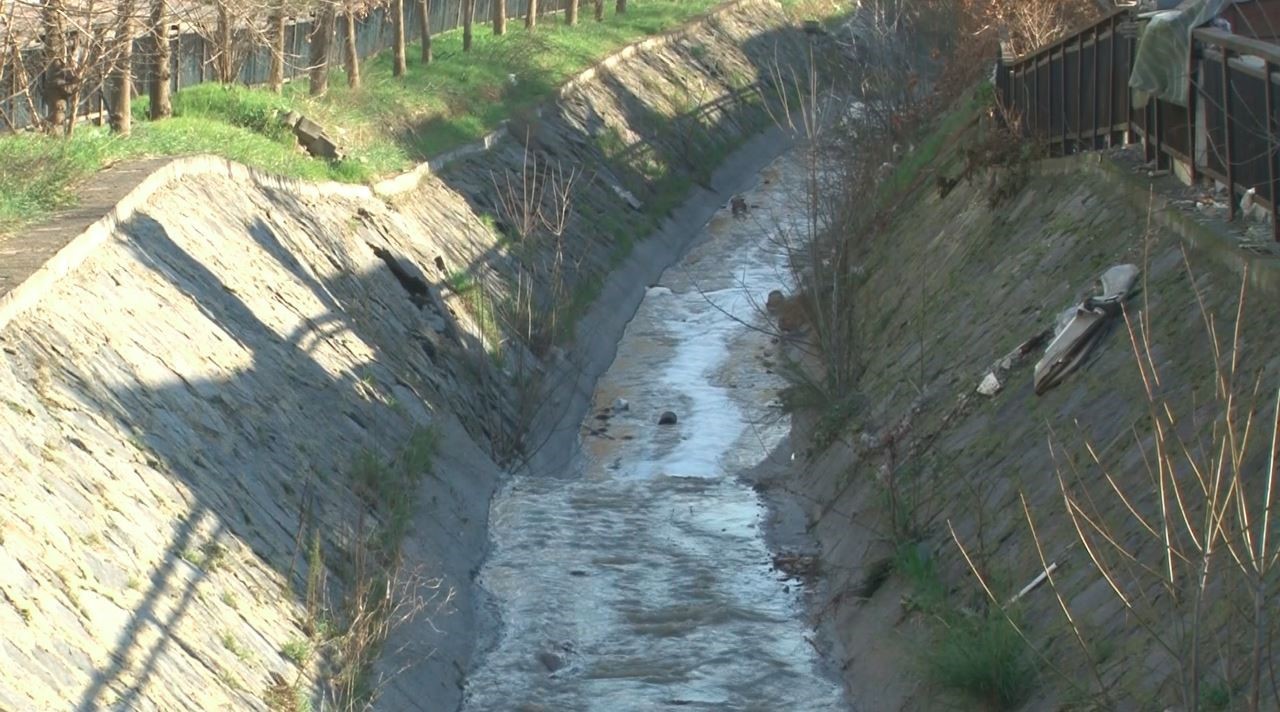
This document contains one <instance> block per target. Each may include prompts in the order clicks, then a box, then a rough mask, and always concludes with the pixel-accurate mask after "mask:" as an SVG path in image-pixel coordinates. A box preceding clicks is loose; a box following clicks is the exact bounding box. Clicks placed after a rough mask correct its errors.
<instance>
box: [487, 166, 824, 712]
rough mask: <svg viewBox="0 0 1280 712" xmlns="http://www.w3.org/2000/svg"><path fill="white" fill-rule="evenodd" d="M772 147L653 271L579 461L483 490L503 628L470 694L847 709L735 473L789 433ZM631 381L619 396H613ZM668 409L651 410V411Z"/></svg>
mask: <svg viewBox="0 0 1280 712" xmlns="http://www.w3.org/2000/svg"><path fill="white" fill-rule="evenodd" d="M792 160H793V159H791V158H788V157H786V156H784V157H783V158H782V159H779V161H778V162H776V163H775V164H773V165H772V166H770V167H769V168H767V169H766V170H765V171H763V172H762V173H761V174H760V176H759V178H758V181H757V185H756V187H755V188H754V189H752V190H750V191H748V192H747V193H746V194H745V197H746V199H747V201H748V202H749V203H750V204H751V205H752V208H751V210H750V212H749V214H748V215H747V216H746V217H745V218H734V217H732V216H731V215H730V214H729V211H728V210H727V209H726V210H724V211H721V213H719V214H718V215H717V217H716V218H715V219H713V220H712V221H711V222H710V223H709V224H708V225H706V226H705V228H704V229H703V233H704V234H702V235H700V236H699V240H698V242H697V243H696V245H695V247H694V248H693V249H692V250H691V251H690V253H689V254H688V255H687V256H686V257H685V258H684V259H683V260H682V261H681V262H680V263H679V264H678V265H677V266H675V267H673V268H671V269H670V270H668V271H667V273H666V274H665V275H664V277H663V280H662V282H661V284H660V285H658V286H655V287H651V288H650V289H649V292H648V294H647V295H646V297H645V300H644V302H643V303H642V305H641V306H640V309H639V311H638V312H637V314H636V316H635V318H634V319H633V320H632V322H631V323H630V324H629V325H628V327H627V332H626V335H625V337H624V338H623V340H622V342H621V344H620V345H619V348H618V356H617V358H616V360H615V362H614V364H613V365H612V366H611V367H610V370H609V371H608V373H607V374H606V375H605V376H604V377H603V378H602V380H601V382H600V383H599V385H598V387H597V391H596V395H595V404H594V407H593V409H592V410H591V412H590V414H589V415H588V417H587V421H586V422H585V423H583V429H582V442H583V448H582V453H581V455H580V457H579V458H578V460H579V462H578V467H577V468H575V471H574V472H572V473H563V475H562V476H559V477H556V476H540V477H515V478H514V479H513V480H512V481H511V482H510V483H509V484H508V486H507V487H506V488H505V489H504V490H503V491H502V492H501V493H500V494H499V495H498V497H497V498H496V499H495V501H494V504H493V508H492V516H491V522H490V524H491V536H492V541H493V550H492V552H491V554H490V557H489V559H488V561H487V562H486V564H485V567H484V569H483V570H482V572H481V583H482V585H483V586H484V587H485V588H486V589H487V590H488V591H489V592H490V594H491V595H492V596H493V599H494V603H495V605H496V607H497V611H498V613H499V616H500V618H501V629H500V632H499V634H498V639H497V641H496V644H495V646H494V648H493V649H492V650H491V651H489V652H488V653H487V654H486V656H485V657H484V659H483V660H482V661H481V664H480V666H479V667H478V669H477V670H476V671H475V673H474V674H473V675H472V676H471V677H470V679H469V681H468V686H467V695H466V702H465V704H464V709H466V710H472V711H485V712H487V711H491V710H493V711H497V710H530V711H532V710H555V711H556V712H560V711H566V712H567V711H570V710H584V711H587V710H602V711H606V712H630V711H632V710H635V711H648V710H664V709H703V710H761V711H765V710H805V711H815V712H817V711H822V710H838V709H845V708H846V706H845V705H844V704H843V697H842V692H841V690H840V688H839V686H838V684H837V683H836V682H834V680H833V679H832V678H831V677H830V676H828V675H827V674H826V671H825V670H824V668H823V666H822V662H821V660H820V659H819V656H818V654H817V652H816V649H815V645H814V643H813V642H812V639H813V636H814V632H813V630H812V628H811V627H810V625H809V624H808V622H807V621H806V619H805V601H804V596H805V595H806V594H805V589H804V587H803V586H802V585H799V583H798V582H796V581H794V580H788V579H786V578H785V576H784V575H783V574H780V573H779V572H778V571H776V570H774V568H773V566H772V563H771V554H770V552H769V550H768V548H767V546H766V543H765V538H764V526H765V518H766V512H765V510H764V507H763V505H762V502H761V501H760V498H759V496H758V495H757V494H756V493H755V492H754V491H753V490H752V489H751V487H750V486H749V485H748V484H745V483H743V482H740V481H739V480H738V479H737V475H738V474H740V473H741V472H743V471H744V470H746V469H748V468H750V467H752V466H754V465H756V464H757V463H759V462H760V461H762V460H763V459H764V458H765V456H766V454H767V453H768V452H769V451H770V450H771V449H772V448H773V447H774V445H776V444H777V443H778V442H779V440H780V439H781V438H782V436H783V435H784V434H785V433H786V429H787V423H786V422H785V419H784V418H783V417H782V416H781V415H780V412H779V411H778V409H777V392H778V389H779V388H780V387H781V385H782V382H781V379H780V378H778V377H777V376H776V375H774V374H772V373H770V372H769V368H768V367H769V365H770V363H771V362H772V361H773V360H775V357H774V356H773V351H774V350H775V349H776V345H775V344H772V343H771V339H770V337H769V336H768V335H767V334H762V333H760V332H758V331H754V330H752V329H751V328H749V326H748V325H751V324H755V325H759V324H762V320H761V314H760V312H761V310H762V309H763V305H764V302H765V299H766V296H767V295H768V293H769V291H770V290H772V289H777V288H779V287H782V286H783V285H785V284H786V283H787V282H788V276H787V275H786V270H785V255H784V251H783V250H782V249H780V248H779V246H778V240H777V238H776V235H777V229H778V228H779V227H780V226H781V227H785V226H786V225H788V224H789V223H790V221H792V220H793V219H799V218H800V216H799V215H792V214H790V212H791V211H792V207H793V206H795V205H796V203H795V201H794V196H793V195H792V193H791V192H789V191H788V190H787V188H786V186H787V185H793V184H795V182H796V181H797V180H799V178H798V170H799V168H798V167H797V166H796V165H794V164H793V163H792V162H791V161H792ZM617 399H624V400H625V401H626V402H627V408H626V409H625V410H624V409H620V408H615V407H614V404H615V401H616V400H617ZM667 410H670V411H672V412H674V413H676V415H677V417H678V422H677V423H676V424H674V425H658V424H657V421H658V418H659V416H660V414H661V413H662V412H663V411H667Z"/></svg>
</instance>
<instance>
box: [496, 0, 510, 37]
mask: <svg viewBox="0 0 1280 712" xmlns="http://www.w3.org/2000/svg"><path fill="white" fill-rule="evenodd" d="M506 33H507V3H506V0H493V34H495V35H505V34H506Z"/></svg>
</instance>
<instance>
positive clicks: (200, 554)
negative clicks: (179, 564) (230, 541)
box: [182, 539, 230, 573]
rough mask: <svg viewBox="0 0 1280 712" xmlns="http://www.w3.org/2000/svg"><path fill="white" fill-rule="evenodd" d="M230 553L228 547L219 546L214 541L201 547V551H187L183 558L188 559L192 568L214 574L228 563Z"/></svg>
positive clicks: (184, 552) (183, 553)
mask: <svg viewBox="0 0 1280 712" xmlns="http://www.w3.org/2000/svg"><path fill="white" fill-rule="evenodd" d="M229 555H230V551H229V550H228V549H227V547H225V546H223V545H222V544H219V543H218V542H216V541H213V540H212V539H211V540H209V541H206V542H205V543H203V544H201V545H200V548H199V549H196V550H194V551H193V550H191V549H187V550H186V551H183V552H182V558H183V559H186V560H187V562H188V563H190V564H191V565H192V566H194V567H196V568H198V569H201V570H203V571H206V572H208V573H213V572H214V571H217V570H218V569H219V568H221V567H222V566H223V565H224V564H226V563H227V559H228V557H229Z"/></svg>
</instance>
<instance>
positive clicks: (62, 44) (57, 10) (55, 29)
mask: <svg viewBox="0 0 1280 712" xmlns="http://www.w3.org/2000/svg"><path fill="white" fill-rule="evenodd" d="M41 29H42V30H43V31H44V101H45V105H46V106H47V107H48V113H47V114H46V116H45V119H46V122H47V123H46V126H47V129H48V130H49V132H50V133H52V132H55V131H58V130H59V129H60V128H62V127H63V125H64V124H66V123H67V99H68V98H69V97H70V96H71V94H72V93H73V92H74V91H75V81H74V80H75V77H74V74H73V73H72V72H71V68H70V66H68V65H69V59H70V57H69V56H68V51H67V30H66V7H65V4H64V2H63V0H45V2H44V7H43V8H42V12H41Z"/></svg>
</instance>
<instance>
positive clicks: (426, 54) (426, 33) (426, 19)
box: [418, 0, 431, 64]
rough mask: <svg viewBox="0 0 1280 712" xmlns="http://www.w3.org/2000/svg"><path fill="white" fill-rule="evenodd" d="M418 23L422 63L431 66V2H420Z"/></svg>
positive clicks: (428, 0) (424, 0) (426, 0)
mask: <svg viewBox="0 0 1280 712" xmlns="http://www.w3.org/2000/svg"><path fill="white" fill-rule="evenodd" d="M418 6H419V7H420V8H421V9H422V12H420V13H418V22H419V23H420V24H421V25H422V63H423V64H431V0H421V1H420V2H419V4H418Z"/></svg>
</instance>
